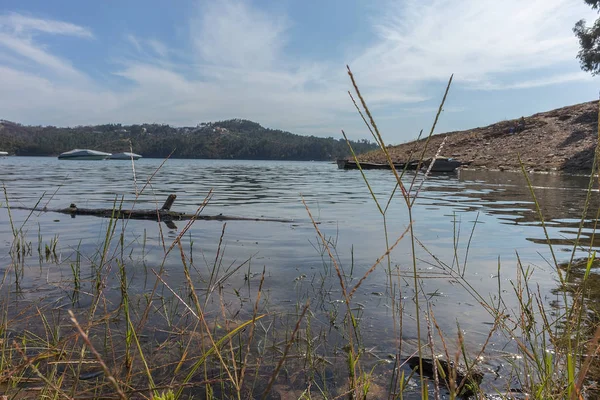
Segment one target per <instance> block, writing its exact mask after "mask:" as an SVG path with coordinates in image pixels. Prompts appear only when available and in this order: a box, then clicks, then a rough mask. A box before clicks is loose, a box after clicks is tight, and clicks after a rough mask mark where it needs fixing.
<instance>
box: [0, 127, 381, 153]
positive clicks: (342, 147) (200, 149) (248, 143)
mask: <svg viewBox="0 0 600 400" xmlns="http://www.w3.org/2000/svg"><path fill="white" fill-rule="evenodd" d="M130 143H131V146H132V148H133V151H134V152H135V153H139V154H142V155H143V156H144V157H159V158H163V157H166V156H168V155H169V154H170V153H171V152H172V151H174V153H173V156H172V157H175V158H230V159H249V160H334V159H336V158H344V157H347V156H349V154H350V152H349V150H348V145H347V144H346V142H345V140H344V139H339V140H336V139H333V138H322V137H316V136H302V135H296V134H293V133H290V132H285V131H281V130H277V129H269V128H264V127H262V126H261V125H260V124H258V123H256V122H252V121H247V120H242V119H232V120H227V121H219V122H207V123H202V124H199V125H198V126H195V127H172V126H169V125H161V124H142V125H121V124H106V125H94V126H77V127H67V128H61V127H55V126H25V125H21V124H18V123H14V122H10V121H6V120H0V149H2V150H3V151H8V152H9V153H10V154H16V155H20V156H56V155H58V154H60V153H62V152H65V151H68V150H71V149H74V148H89V149H95V150H102V151H107V152H112V153H116V152H121V151H129V146H130ZM352 146H353V147H354V148H355V149H357V150H358V152H365V151H369V150H372V149H374V148H376V145H375V144H372V143H370V142H369V141H367V140H360V141H353V142H352Z"/></svg>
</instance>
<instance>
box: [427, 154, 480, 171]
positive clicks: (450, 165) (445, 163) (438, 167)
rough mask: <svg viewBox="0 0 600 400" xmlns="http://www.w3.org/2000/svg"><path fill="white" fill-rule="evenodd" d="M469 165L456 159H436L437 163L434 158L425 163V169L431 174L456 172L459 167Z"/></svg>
mask: <svg viewBox="0 0 600 400" xmlns="http://www.w3.org/2000/svg"><path fill="white" fill-rule="evenodd" d="M431 163H433V165H431ZM469 164H470V163H468V162H463V161H459V160H456V159H454V158H448V157H436V158H435V162H434V159H433V158H430V159H429V160H426V161H425V162H424V163H423V169H425V170H428V171H429V172H454V171H456V169H457V168H458V167H461V166H463V165H469Z"/></svg>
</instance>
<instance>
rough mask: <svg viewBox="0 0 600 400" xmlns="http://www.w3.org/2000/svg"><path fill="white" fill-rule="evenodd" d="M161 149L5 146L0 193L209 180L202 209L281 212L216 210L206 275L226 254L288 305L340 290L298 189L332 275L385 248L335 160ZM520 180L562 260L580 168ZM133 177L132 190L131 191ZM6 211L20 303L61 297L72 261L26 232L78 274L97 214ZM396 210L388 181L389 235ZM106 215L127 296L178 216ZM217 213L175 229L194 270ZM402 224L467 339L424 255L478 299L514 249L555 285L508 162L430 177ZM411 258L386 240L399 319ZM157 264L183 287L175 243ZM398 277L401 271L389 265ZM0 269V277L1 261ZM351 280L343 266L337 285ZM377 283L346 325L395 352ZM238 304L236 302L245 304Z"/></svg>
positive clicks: (507, 266)
mask: <svg viewBox="0 0 600 400" xmlns="http://www.w3.org/2000/svg"><path fill="white" fill-rule="evenodd" d="M162 162H163V160H158V159H141V160H139V161H136V163H135V173H134V171H133V170H132V166H131V162H129V161H116V160H115V161H58V160H57V159H55V158H24V157H7V158H3V159H0V181H1V182H2V184H3V185H4V187H5V189H6V193H7V197H8V204H9V205H10V206H13V207H15V206H18V207H34V206H36V204H38V206H39V207H43V206H45V207H47V208H48V209H53V208H64V207H67V206H68V205H69V204H70V203H75V204H76V205H77V206H78V207H86V208H88V207H89V208H93V207H99V208H111V207H113V204H115V202H116V204H119V203H120V202H121V200H122V201H123V208H129V207H131V206H135V208H136V209H152V208H156V207H157V206H160V205H162V203H163V201H164V200H165V198H166V197H167V195H168V194H171V193H175V194H177V200H176V202H175V204H174V206H173V208H172V210H174V211H182V212H188V213H193V212H195V211H196V209H197V208H198V207H199V206H200V205H201V204H202V203H203V200H204V198H205V197H206V196H207V194H208V193H209V190H211V189H212V190H213V195H212V198H211V200H210V202H209V204H208V205H207V206H206V208H205V209H204V210H203V212H202V213H203V214H205V215H218V214H223V215H228V216H240V217H256V218H260V217H269V218H285V219H293V220H294V221H293V222H291V223H278V222H254V221H229V222H227V224H226V228H225V233H224V235H223V245H222V246H221V250H222V251H223V259H222V265H223V267H222V270H221V273H223V274H224V271H225V269H226V268H227V266H230V265H231V266H236V265H240V264H242V263H243V262H244V261H246V260H249V261H248V262H247V263H246V264H244V266H243V267H241V269H240V273H238V274H234V275H232V276H231V277H230V278H228V279H227V285H226V288H231V289H232V290H233V289H236V290H239V288H241V287H245V286H244V285H246V280H245V279H246V278H248V277H249V282H250V285H251V287H250V288H248V289H247V291H248V292H251V291H255V290H256V288H257V285H258V280H259V279H260V272H261V271H262V270H263V268H264V269H265V271H266V279H265V289H266V294H267V296H266V299H268V302H269V309H270V310H272V311H283V312H285V311H286V310H289V309H294V307H296V304H298V303H303V302H304V301H306V300H307V299H311V300H312V301H316V302H317V303H319V302H321V303H323V304H326V305H328V307H329V306H331V305H332V304H336V302H339V301H340V300H341V299H342V296H341V291H340V289H339V285H338V284H337V277H335V274H334V273H333V269H332V265H331V262H330V261H329V260H328V258H327V255H326V253H324V250H323V248H322V245H321V244H320V242H319V239H318V237H317V234H316V231H315V228H314V227H313V225H312V223H311V222H310V219H309V217H308V214H307V211H306V209H305V206H304V204H303V203H302V199H304V201H305V202H306V205H307V207H308V208H309V209H310V211H311V213H312V215H313V217H314V218H315V220H317V221H318V222H319V225H318V227H319V229H320V230H321V231H322V232H323V234H324V235H325V236H326V237H327V238H329V239H331V242H332V243H334V244H335V249H334V250H335V254H336V256H337V257H338V260H339V262H340V265H341V266H342V267H343V268H344V271H345V272H346V274H348V275H350V274H351V275H352V276H353V277H359V276H361V275H362V274H363V273H364V272H365V271H367V270H368V269H369V268H370V267H371V265H372V264H373V263H374V262H375V260H376V259H378V258H379V257H381V256H382V255H383V254H384V252H385V235H384V230H383V228H382V226H383V225H382V218H381V215H380V214H379V212H378V209H377V207H376V205H375V203H374V201H373V199H372V197H371V194H370V193H369V190H368V189H367V187H366V185H365V183H364V181H363V179H362V177H361V175H360V173H359V172H358V171H344V170H338V169H337V166H336V165H335V164H332V163H324V162H277V161H230V160H176V159H173V160H168V161H167V162H166V163H165V164H164V165H163V166H162V168H160V169H158V168H159V166H160V164H161V163H162ZM366 173H367V176H368V179H369V183H370V185H371V188H372V190H373V192H374V193H375V195H376V196H377V198H378V199H379V201H380V202H381V203H382V205H383V206H385V204H386V203H387V198H388V197H389V194H390V193H391V191H392V190H393V189H394V180H393V177H392V174H391V173H390V172H389V171H376V170H374V171H366ZM150 178H151V180H150V183H149V184H147V185H146V182H147V181H148V180H149V179H150ZM412 178H413V175H407V176H406V177H405V178H404V181H405V184H406V186H407V187H408V186H410V183H411V180H412ZM421 178H422V177H421V176H420V175H419V176H418V179H417V183H416V185H415V188H414V189H415V190H413V192H412V193H415V192H416V187H417V186H418V185H420V179H421ZM531 180H532V184H533V187H534V190H535V194H536V196H537V198H538V201H539V203H540V206H541V209H542V212H543V215H544V219H545V224H546V228H547V230H548V235H549V237H550V239H551V242H552V243H553V246H554V250H555V252H556V255H557V258H558V261H559V262H560V261H566V260H568V259H569V258H570V257H571V251H572V248H573V246H572V244H571V243H572V242H573V240H574V239H575V238H576V235H577V230H578V228H579V221H580V218H581V214H582V211H583V209H584V205H585V201H586V194H587V190H586V189H587V187H588V181H589V179H588V178H587V177H583V176H559V175H532V176H531ZM142 189H143V192H142V194H141V195H140V196H139V198H138V200H137V202H135V204H134V198H135V193H136V191H138V192H139V191H142ZM596 193H597V192H594V195H596ZM596 197H597V196H596ZM38 201H39V203H38ZM1 202H2V203H3V207H2V208H0V246H2V248H3V249H4V250H2V252H1V253H0V273H2V274H4V273H6V272H7V271H8V270H7V269H8V267H9V265H10V262H11V257H10V255H9V254H8V252H9V248H10V245H11V243H12V241H13V233H12V228H11V224H10V223H9V213H8V210H7V208H6V206H5V205H6V201H5V199H2V201H1ZM590 210H592V212H591V213H595V212H596V210H598V200H597V198H593V199H592V203H591V206H590ZM30 214H31V215H30ZM10 216H11V217H12V225H13V226H15V227H20V226H23V227H24V231H25V232H26V235H27V238H28V240H30V241H31V242H32V247H33V252H32V253H33V254H32V256H31V257H28V258H27V259H26V262H25V268H24V270H23V276H22V277H21V278H20V281H19V289H20V290H19V297H18V301H21V302H33V301H35V300H36V299H37V298H40V297H43V298H44V299H46V301H55V302H57V304H58V303H64V304H67V303H69V301H68V296H67V295H66V291H65V288H64V286H65V285H64V284H62V282H65V281H68V280H69V279H70V277H71V275H72V271H71V268H70V263H69V262H62V263H47V262H39V260H38V256H37V253H36V248H37V246H38V243H41V244H42V248H43V247H44V245H45V244H47V243H50V241H51V239H52V238H54V237H57V238H58V245H57V255H58V257H59V258H60V259H61V260H63V261H64V260H70V262H72V260H74V254H75V252H76V251H79V252H80V254H82V256H83V257H82V259H83V262H82V263H81V269H82V271H81V274H82V276H83V277H89V276H91V274H92V271H90V267H89V264H90V262H87V263H86V259H89V260H91V259H93V258H94V255H95V253H96V251H97V249H98V247H99V246H100V245H101V243H102V242H103V240H104V238H105V236H106V230H107V226H108V220H107V219H102V218H97V217H82V216H78V217H76V218H71V217H70V216H68V215H64V214H58V213H52V212H33V213H30V212H29V211H25V210H16V209H14V210H11V213H10ZM594 217H595V216H594ZM408 222H409V218H408V213H407V210H406V205H405V202H404V199H403V198H402V197H401V195H400V193H399V192H398V193H397V194H396V196H395V197H394V198H393V199H392V201H391V203H390V205H389V209H388V211H387V226H388V230H389V240H390V242H391V243H393V242H394V241H395V239H396V238H397V237H398V236H399V235H401V234H402V233H403V232H404V231H405V230H406V229H407V227H408ZM475 222H477V223H475ZM593 222H594V219H593V218H588V219H587V220H586V225H585V229H584V230H583V233H582V238H581V243H583V244H584V246H583V247H584V248H582V249H581V250H579V251H577V256H583V255H585V251H586V250H587V248H585V247H586V246H589V245H590V243H589V242H590V238H591V232H592V229H593ZM121 224H122V223H121V222H120V223H119V225H118V232H120V231H122V230H123V229H125V232H126V234H125V246H124V247H125V249H126V251H125V253H126V257H125V258H126V259H127V260H129V262H128V264H127V269H128V277H129V279H130V282H131V283H130V292H131V293H132V295H133V296H134V295H136V294H138V295H142V294H143V293H147V292H148V290H149V289H150V288H151V287H152V286H153V285H154V281H155V279H154V275H153V274H152V272H151V270H152V269H157V268H158V267H159V265H160V264H161V262H162V259H163V256H164V249H163V241H164V245H165V246H166V247H167V248H168V247H169V246H170V244H171V242H172V241H173V240H174V239H175V238H176V236H177V233H178V232H179V231H180V230H181V229H182V228H183V227H184V226H185V224H186V223H185V222H177V226H178V230H170V229H168V228H167V227H166V226H165V225H162V226H161V225H159V224H158V223H156V222H152V221H134V220H132V221H129V222H127V224H126V227H123V225H121ZM223 225H224V224H223V223H222V222H218V221H197V222H196V223H195V224H194V225H193V226H192V227H191V228H190V229H189V231H188V233H187V234H186V235H185V236H184V238H183V244H184V248H185V250H186V251H188V250H189V249H190V248H191V249H192V253H193V257H194V264H195V265H196V266H197V269H198V273H199V274H205V275H206V276H209V275H210V274H209V272H208V270H209V269H210V268H209V267H208V266H210V265H212V264H213V261H214V259H215V256H216V252H217V248H218V246H219V238H220V236H221V233H222V230H223ZM413 228H414V231H415V236H416V238H417V239H418V240H419V242H420V243H422V245H417V258H418V268H419V271H420V273H421V274H422V276H423V280H422V284H423V292H424V293H426V294H427V295H426V296H425V298H427V299H428V300H429V301H430V303H431V305H432V308H433V311H434V313H435V315H436V320H437V322H438V323H439V324H440V326H441V327H442V328H443V329H444V330H446V331H447V332H448V333H449V334H451V335H452V334H454V333H455V331H456V322H457V321H458V322H459V323H460V327H461V329H462V330H463V331H464V332H465V337H466V338H467V341H468V342H469V347H472V348H473V349H477V348H478V346H480V345H481V343H483V342H484V341H485V338H486V336H487V332H488V330H489V325H490V323H491V317H490V316H489V314H488V313H487V312H486V311H485V310H483V309H482V307H480V306H478V305H477V302H476V301H475V300H474V299H473V298H472V297H471V296H469V295H467V294H465V291H464V289H463V288H462V287H461V286H460V285H458V284H457V283H456V280H455V279H454V278H452V277H450V276H448V274H447V273H443V271H441V269H440V268H439V266H438V264H437V261H436V260H441V261H443V262H444V263H445V264H447V265H449V266H452V267H454V268H455V269H456V265H459V266H460V267H459V268H460V270H462V269H463V267H464V266H465V265H466V267H465V271H464V276H465V278H466V280H468V281H469V282H470V283H471V284H472V285H473V287H474V288H475V289H476V290H477V291H478V292H479V293H480V294H482V296H483V297H485V298H489V297H490V295H491V296H493V295H494V294H495V293H497V291H498V282H499V281H498V277H497V275H498V264H499V263H500V265H501V273H500V283H501V285H502V290H510V282H509V280H514V279H515V277H516V270H517V254H518V256H519V257H520V259H521V262H522V263H523V264H524V265H525V266H531V267H532V268H534V275H533V280H534V281H535V282H536V283H537V284H539V286H540V289H541V291H542V293H544V294H545V295H546V296H547V301H548V302H550V301H552V299H553V298H555V295H553V294H552V290H553V289H555V288H556V286H557V285H556V275H555V272H554V271H553V268H552V267H551V266H550V265H549V263H547V261H546V260H549V259H550V252H549V248H548V245H547V243H546V242H547V241H546V239H545V236H544V231H543V229H542V226H541V223H540V222H539V218H538V216H537V213H536V211H535V204H534V202H533V200H532V197H531V193H530V191H529V188H528V187H527V185H526V184H525V179H524V178H523V176H522V175H520V174H516V173H508V172H487V171H460V173H458V174H447V175H434V176H431V177H429V178H428V179H427V180H426V181H425V182H424V183H423V185H422V188H421V190H420V191H419V194H418V198H417V199H416V201H415V207H414V209H413ZM40 235H41V238H40ZM161 235H163V236H164V239H163V236H161ZM471 235H472V236H471ZM592 245H595V243H592ZM594 247H598V246H594ZM455 250H456V251H455ZM430 253H431V254H433V255H435V258H434V257H433V256H432V255H431V254H430ZM467 253H468V260H467V261H466V262H465V256H466V255H467ZM411 262H412V261H411V246H410V241H409V240H408V237H406V238H405V239H403V240H402V241H400V243H399V245H398V246H397V247H396V248H395V249H394V251H393V252H392V253H391V265H392V276H393V282H392V284H391V285H392V287H393V288H394V289H393V290H395V293H394V297H396V298H401V299H402V301H403V302H404V303H405V309H406V310H407V311H406V314H407V316H408V318H409V320H410V318H411V317H412V318H414V315H413V314H414V312H411V311H410V310H411V307H413V305H412V296H413V293H412V278H410V271H411V270H412V264H411ZM165 267H166V270H167V271H168V274H167V279H168V283H169V285H170V286H171V287H175V288H177V287H181V286H184V285H185V278H184V275H183V271H182V267H181V257H180V255H179V251H175V252H173V253H171V254H170V255H169V257H167V259H166V264H165ZM398 275H401V276H402V277H401V278H400V279H396V277H397V276H398ZM7 276H9V277H10V276H11V275H10V273H8V274H7ZM11 279H12V278H11ZM84 281H85V282H87V281H86V280H85V279H84ZM85 282H84V283H83V285H84V288H85V285H86V283H85ZM355 283H356V279H355V280H354V281H352V285H353V284H355ZM5 284H6V283H5ZM87 284H89V283H87ZM323 288H325V289H323ZM110 291H114V293H115V296H117V293H118V280H117V279H116V278H115V279H114V281H111V282H109V290H108V292H110ZM323 293H325V295H324V294H323ZM389 293H390V282H389V279H388V273H387V264H386V263H385V262H384V263H383V264H382V265H381V266H379V267H377V269H376V270H375V272H374V273H373V274H371V275H370V276H369V277H368V278H367V280H366V281H365V282H364V283H363V285H362V286H361V287H360V289H359V290H358V291H357V293H356V296H355V298H354V300H355V302H356V303H358V304H359V305H360V307H363V308H364V310H363V317H362V319H363V323H362V324H361V326H362V329H363V339H364V341H365V346H366V347H368V348H372V351H373V353H375V354H379V355H380V356H381V357H385V355H387V354H390V353H394V352H395V346H397V345H396V343H395V340H394V334H393V332H394V326H393V318H391V314H392V312H391V306H392V304H391V299H390V296H389ZM238 294H239V293H238ZM230 295H231V297H232V298H235V296H234V295H233V294H231V293H230ZM315 299H316V300H315ZM86 301H89V299H87V300H86V297H85V296H83V297H81V298H80V304H79V306H80V307H85V306H86ZM506 301H507V304H508V305H509V306H514V305H515V303H514V302H513V303H511V299H510V296H508V297H507V299H506ZM247 306H248V305H247V304H243V305H236V306H235V307H239V308H241V309H242V310H244V311H243V312H248V309H247ZM413 325H414V324H412V323H404V326H403V336H405V337H407V338H411V337H415V336H416V335H417V333H416V329H415V327H414V326H413ZM492 345H493V346H496V347H497V348H506V347H504V346H506V338H502V337H496V338H494V342H493V344H492ZM491 363H492V364H493V362H491ZM492 366H493V365H492Z"/></svg>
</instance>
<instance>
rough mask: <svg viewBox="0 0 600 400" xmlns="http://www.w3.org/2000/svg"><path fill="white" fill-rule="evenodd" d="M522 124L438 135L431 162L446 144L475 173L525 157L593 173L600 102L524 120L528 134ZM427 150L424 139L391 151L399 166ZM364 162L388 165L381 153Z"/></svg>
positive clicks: (539, 167) (533, 163)
mask: <svg viewBox="0 0 600 400" xmlns="http://www.w3.org/2000/svg"><path fill="white" fill-rule="evenodd" d="M442 117H443V116H442ZM520 121H521V119H520V118H519V119H515V120H507V121H502V122H498V123H496V124H493V125H489V126H486V127H482V128H474V129H469V130H466V131H460V132H450V133H443V134H438V135H434V136H432V138H431V140H430V142H429V145H428V147H427V150H426V152H425V157H432V156H433V155H435V153H436V152H437V150H438V148H439V146H440V145H441V143H442V141H443V140H444V139H446V143H445V144H444V147H443V149H442V151H441V154H442V155H444V156H447V157H450V156H451V157H455V158H457V159H459V160H461V161H472V164H471V167H474V168H482V169H484V168H485V169H499V170H518V169H520V164H519V160H518V155H519V154H520V156H521V160H522V161H523V164H524V165H525V166H526V167H527V169H529V170H536V171H564V172H588V171H590V170H591V168H592V163H593V160H594V151H595V149H596V145H597V143H598V132H597V129H598V101H591V102H588V103H582V104H576V105H573V106H568V107H563V108H559V109H556V110H552V111H548V112H543V113H539V114H534V115H531V116H529V117H524V118H523V122H524V124H523V127H522V129H519V123H520ZM515 128H517V129H515ZM511 131H512V133H511ZM424 145H425V139H422V140H419V141H414V142H410V143H404V144H401V145H399V146H391V147H390V148H389V151H390V154H391V155H392V158H393V159H394V161H406V160H408V159H414V158H418V155H420V154H421V151H422V149H423V147H424ZM411 153H412V154H413V155H412V156H411ZM359 159H361V160H363V161H371V162H384V161H385V157H384V155H383V152H381V151H380V150H377V151H373V152H368V153H365V154H363V155H361V156H360V157H359Z"/></svg>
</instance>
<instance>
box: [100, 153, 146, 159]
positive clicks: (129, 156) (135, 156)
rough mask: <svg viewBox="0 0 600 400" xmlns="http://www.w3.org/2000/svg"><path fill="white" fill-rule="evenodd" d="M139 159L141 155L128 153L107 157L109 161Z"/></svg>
mask: <svg viewBox="0 0 600 400" xmlns="http://www.w3.org/2000/svg"><path fill="white" fill-rule="evenodd" d="M140 158H142V156H141V155H139V154H135V153H130V152H123V153H115V154H112V155H110V156H109V157H108V159H109V160H131V159H134V160H138V159H140Z"/></svg>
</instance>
